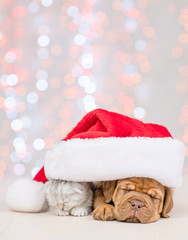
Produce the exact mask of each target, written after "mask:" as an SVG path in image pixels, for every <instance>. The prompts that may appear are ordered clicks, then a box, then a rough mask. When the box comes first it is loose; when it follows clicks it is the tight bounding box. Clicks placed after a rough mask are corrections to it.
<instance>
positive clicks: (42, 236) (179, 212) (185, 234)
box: [0, 179, 188, 240]
mask: <svg viewBox="0 0 188 240" xmlns="http://www.w3.org/2000/svg"><path fill="white" fill-rule="evenodd" d="M10 182H11V181H10V180H7V181H1V182H0V196H1V198H0V239H1V240H26V239H27V240H53V239H54V240H62V239H63V240H81V239H82V240H112V239H113V240H114V239H116V240H117V239H127V240H134V239H135V240H136V239H139V240H142V239H143V240H147V239H152V240H177V239H179V240H187V239H188V201H187V199H188V179H184V181H183V185H182V187H181V188H180V189H178V190H176V191H175V193H174V205H175V206H174V209H173V211H172V212H171V214H170V216H171V217H170V218H169V219H160V220H159V221H158V222H156V223H150V224H132V223H124V222H117V221H112V222H101V221H96V220H94V219H93V218H92V217H91V216H87V217H72V216H71V217H59V216H54V215H53V214H52V213H50V212H46V213H35V214H32V213H30V214H29V213H28V214H27V213H18V212H11V211H10V210H9V209H8V206H7V205H6V204H5V192H6V188H7V186H8V184H10Z"/></svg>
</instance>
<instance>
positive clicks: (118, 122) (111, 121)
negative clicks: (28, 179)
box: [33, 109, 172, 183]
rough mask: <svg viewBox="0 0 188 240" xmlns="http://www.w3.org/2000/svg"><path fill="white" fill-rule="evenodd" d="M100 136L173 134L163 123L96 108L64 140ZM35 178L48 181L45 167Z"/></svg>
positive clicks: (169, 135)
mask: <svg viewBox="0 0 188 240" xmlns="http://www.w3.org/2000/svg"><path fill="white" fill-rule="evenodd" d="M99 137H125V138H126V137H150V138H164V137H172V136H171V134H170V133H169V131H168V130H167V129H166V128H165V127H163V126H161V125H157V124H152V123H143V122H141V121H139V120H137V119H134V118H130V117H126V116H124V115H121V114H118V113H114V112H109V111H106V110H103V109H95V110H93V111H91V112H89V113H88V114H87V115H86V116H85V117H83V118H82V120H81V121H80V122H79V123H78V124H77V125H76V127H75V128H73V130H72V131H71V132H70V133H69V134H68V135H67V136H66V137H65V138H64V139H63V140H64V141H66V140H69V139H74V138H81V139H85V138H99ZM33 180H35V181H38V182H43V183H45V182H46V181H48V179H47V178H46V176H45V173H44V167H43V168H42V169H41V170H40V171H39V172H38V173H37V175H36V176H35V178H34V179H33Z"/></svg>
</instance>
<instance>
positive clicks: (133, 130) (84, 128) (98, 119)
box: [63, 109, 172, 140]
mask: <svg viewBox="0 0 188 240" xmlns="http://www.w3.org/2000/svg"><path fill="white" fill-rule="evenodd" d="M99 137H151V138H163V137H172V136H171V134H170V133H169V131H168V130H167V129H166V128H165V127H163V126H161V125H157V124H151V123H143V122H141V121H139V120H137V119H134V118H130V117H126V116H124V115H121V114H118V113H114V112H109V111H106V110H103V109H95V110H93V111H91V112H89V113H88V114H87V115H86V116H85V117H83V119H82V120H81V121H80V122H79V123H78V124H77V126H76V127H75V128H74V129H73V130H72V131H71V132H70V133H69V134H68V135H67V136H66V138H64V139H63V140H68V139H72V138H82V139H84V138H99Z"/></svg>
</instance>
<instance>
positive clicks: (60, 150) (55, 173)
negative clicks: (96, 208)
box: [44, 137, 185, 188]
mask: <svg viewBox="0 0 188 240" xmlns="http://www.w3.org/2000/svg"><path fill="white" fill-rule="evenodd" d="M184 155H185V146H184V144H183V143H182V142H181V141H179V140H177V139H173V138H144V137H139V138H136V137H134V138H119V137H110V138H96V139H71V140H68V141H62V142H60V143H58V144H56V145H54V146H53V147H52V149H50V150H49V151H48V152H47V154H46V159H45V166H44V167H45V174H46V176H47V178H48V179H64V180H70V181H75V182H81V181H86V182H91V181H106V180H115V179H121V178H126V177H133V176H134V177H149V178H154V179H155V180H157V181H159V182H160V183H162V184H163V185H166V186H168V187H174V188H176V187H179V186H180V185H181V182H182V172H183V163H184Z"/></svg>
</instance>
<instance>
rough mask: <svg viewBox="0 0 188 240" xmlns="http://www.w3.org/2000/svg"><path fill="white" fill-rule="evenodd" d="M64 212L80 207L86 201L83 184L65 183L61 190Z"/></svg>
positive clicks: (85, 190)
mask: <svg viewBox="0 0 188 240" xmlns="http://www.w3.org/2000/svg"><path fill="white" fill-rule="evenodd" d="M62 193H63V201H64V210H70V209H72V208H73V207H75V206H78V205H81V204H82V203H83V202H85V201H86V199H87V189H86V187H85V186H84V184H83V183H76V182H66V183H65V184H64V186H63V189H62Z"/></svg>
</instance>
